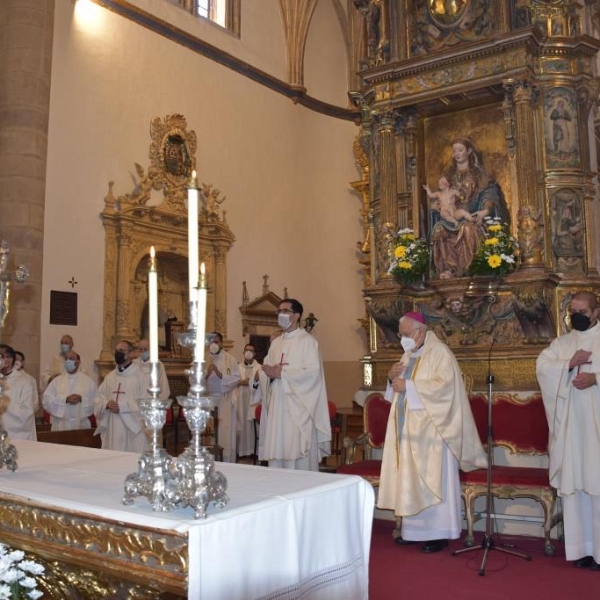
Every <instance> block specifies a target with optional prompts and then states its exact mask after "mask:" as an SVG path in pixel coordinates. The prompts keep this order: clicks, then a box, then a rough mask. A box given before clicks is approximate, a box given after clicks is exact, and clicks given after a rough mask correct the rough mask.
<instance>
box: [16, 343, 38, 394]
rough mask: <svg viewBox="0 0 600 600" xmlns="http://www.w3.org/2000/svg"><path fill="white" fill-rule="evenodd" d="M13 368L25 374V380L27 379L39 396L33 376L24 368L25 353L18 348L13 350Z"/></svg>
mask: <svg viewBox="0 0 600 600" xmlns="http://www.w3.org/2000/svg"><path fill="white" fill-rule="evenodd" d="M14 368H15V369H16V370H17V371H19V373H23V375H25V377H26V378H27V381H29V385H30V386H31V387H32V389H33V393H34V394H35V395H36V396H38V397H39V394H38V386H37V381H36V379H35V377H33V376H32V375H30V374H29V373H28V372H27V371H26V370H25V355H24V354H23V353H22V352H21V351H19V350H15V367H14Z"/></svg>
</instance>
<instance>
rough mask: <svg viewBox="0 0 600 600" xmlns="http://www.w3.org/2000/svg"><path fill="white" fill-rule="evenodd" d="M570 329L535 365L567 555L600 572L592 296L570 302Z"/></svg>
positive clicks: (599, 407) (599, 433)
mask: <svg viewBox="0 0 600 600" xmlns="http://www.w3.org/2000/svg"><path fill="white" fill-rule="evenodd" d="M569 310H570V315H571V331H570V332H569V333H567V334H565V335H563V336H561V337H559V338H556V339H554V340H553V341H552V343H551V344H550V346H549V347H548V348H546V349H545V350H543V351H542V352H541V353H540V355H539V357H538V359H537V365H536V367H537V368H536V371H537V378H538V382H539V384H540V389H541V391H542V398H543V400H544V408H545V409H546V417H547V418H548V427H549V430H550V437H549V442H548V453H549V455H550V467H549V475H550V485H552V486H553V487H555V488H556V489H557V491H558V495H559V496H560V497H561V498H562V512H563V520H564V533H565V555H566V558H567V560H570V561H574V562H573V564H574V566H575V567H579V568H588V569H592V570H595V571H598V570H600V469H599V468H598V457H600V389H599V388H598V383H599V382H598V374H599V373H600V325H599V324H598V314H599V312H600V307H599V306H598V301H597V299H596V296H595V295H594V294H592V293H591V292H578V293H576V294H575V295H574V296H573V298H572V299H571V303H570V307H569Z"/></svg>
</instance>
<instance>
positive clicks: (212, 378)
mask: <svg viewBox="0 0 600 600" xmlns="http://www.w3.org/2000/svg"><path fill="white" fill-rule="evenodd" d="M240 379H241V375H240V368H239V366H238V363H237V360H235V358H234V357H233V356H231V354H229V353H228V352H226V351H225V350H223V336H222V335H221V334H220V333H219V332H217V331H215V332H213V333H211V334H210V344H209V346H208V367H207V369H206V385H207V387H208V391H209V393H210V395H211V396H213V397H214V398H215V400H214V402H215V406H216V407H217V408H218V409H219V420H218V428H219V446H221V447H222V448H223V462H235V461H236V458H237V456H236V453H237V449H236V430H237V408H236V407H237V398H238V390H237V388H238V383H239V382H240Z"/></svg>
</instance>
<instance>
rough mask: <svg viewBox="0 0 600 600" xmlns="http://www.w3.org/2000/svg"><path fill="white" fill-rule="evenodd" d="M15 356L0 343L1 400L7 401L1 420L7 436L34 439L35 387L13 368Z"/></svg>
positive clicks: (36, 400)
mask: <svg viewBox="0 0 600 600" xmlns="http://www.w3.org/2000/svg"><path fill="white" fill-rule="evenodd" d="M15 357H16V354H15V351H14V349H13V348H11V347H10V346H8V345H7V344H0V361H1V362H0V365H1V371H2V374H3V375H4V399H3V400H2V402H3V403H4V402H6V403H7V405H6V411H5V412H4V413H3V414H2V422H3V425H4V429H5V430H6V431H7V433H8V436H9V438H12V439H19V440H33V441H35V440H37V434H36V430H35V413H36V412H37V410H38V408H39V399H38V393H37V387H36V386H34V385H31V383H30V381H29V380H28V379H27V378H26V377H25V375H24V374H23V373H22V372H21V371H17V369H15Z"/></svg>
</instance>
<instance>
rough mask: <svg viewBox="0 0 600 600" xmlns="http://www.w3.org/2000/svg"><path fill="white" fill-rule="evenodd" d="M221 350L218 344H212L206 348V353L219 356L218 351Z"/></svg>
mask: <svg viewBox="0 0 600 600" xmlns="http://www.w3.org/2000/svg"><path fill="white" fill-rule="evenodd" d="M220 350H221V347H220V346H219V344H217V343H215V342H212V344H211V345H210V346H209V347H208V351H209V352H210V353H211V354H219V351H220Z"/></svg>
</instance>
